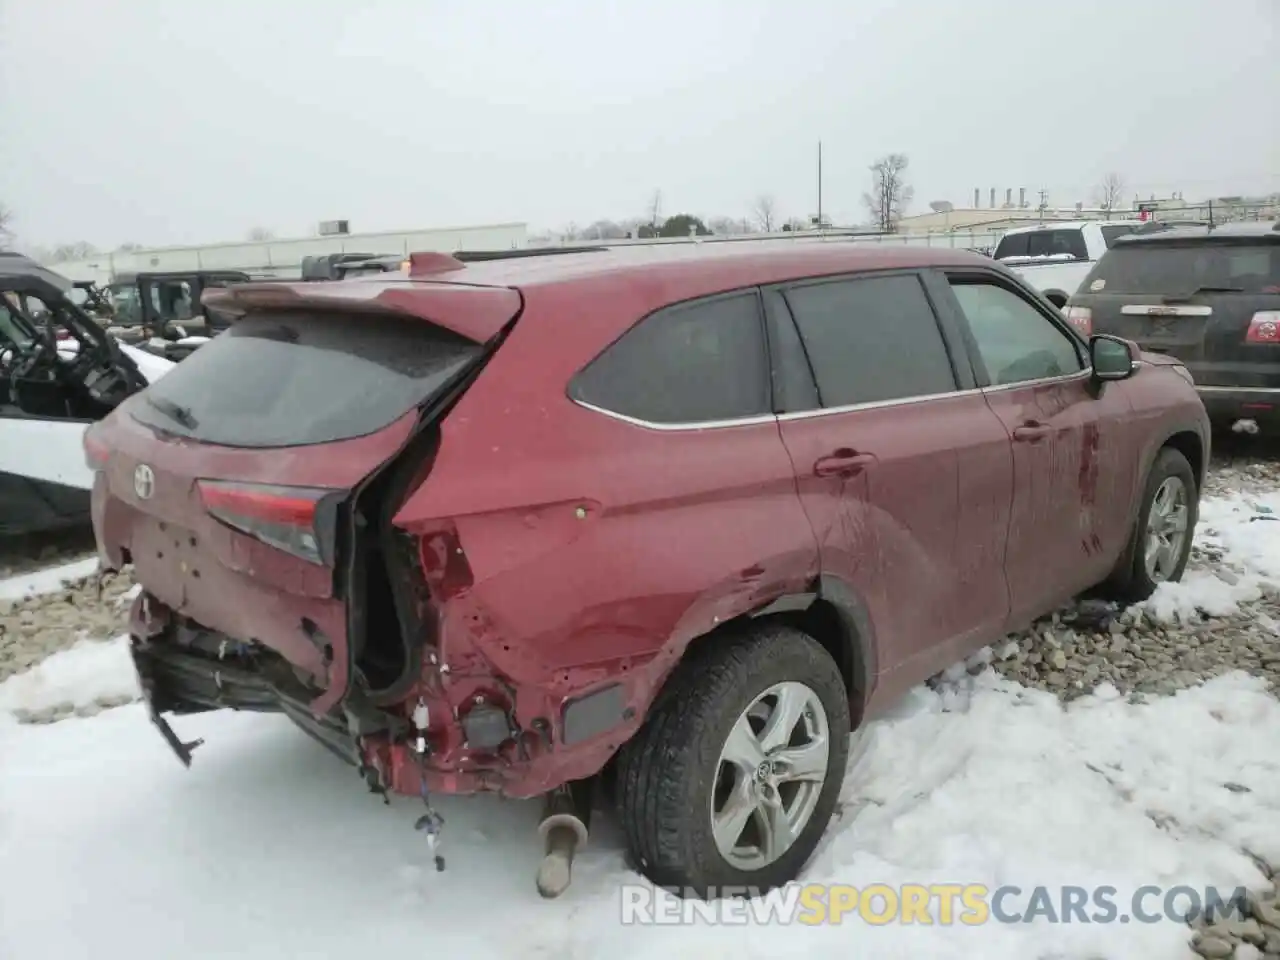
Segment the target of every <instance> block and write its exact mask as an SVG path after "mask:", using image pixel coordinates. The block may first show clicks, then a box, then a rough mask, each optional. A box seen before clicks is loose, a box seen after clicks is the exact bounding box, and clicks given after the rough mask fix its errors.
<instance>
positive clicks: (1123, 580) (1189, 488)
mask: <svg viewBox="0 0 1280 960" xmlns="http://www.w3.org/2000/svg"><path fill="white" fill-rule="evenodd" d="M1198 507H1199V502H1198V494H1197V488H1196V477H1195V472H1194V471H1193V470H1192V469H1191V464H1190V463H1188V462H1187V458H1186V457H1184V456H1183V455H1182V454H1181V453H1179V452H1178V451H1177V450H1174V449H1173V448H1171V447H1165V448H1164V449H1163V450H1161V451H1160V453H1159V455H1158V456H1157V457H1156V461H1155V463H1154V464H1152V466H1151V472H1150V473H1149V474H1148V475H1147V484H1146V487H1145V489H1144V491H1143V497H1142V504H1141V507H1140V509H1139V511H1138V520H1137V523H1136V524H1135V526H1134V529H1133V533H1132V535H1131V538H1130V541H1129V546H1128V547H1127V548H1126V550H1125V557H1124V559H1123V560H1122V561H1121V566H1120V568H1119V569H1117V571H1116V573H1115V574H1113V575H1112V577H1111V579H1110V581H1109V582H1108V584H1107V587H1108V589H1107V592H1108V593H1111V594H1113V595H1115V596H1116V597H1117V598H1118V599H1121V600H1126V601H1130V602H1136V601H1139V600H1145V599H1147V598H1148V597H1149V596H1151V594H1152V593H1154V592H1155V589H1156V587H1158V586H1159V585H1160V584H1162V583H1165V582H1167V581H1170V582H1176V581H1178V580H1181V579H1182V574H1183V571H1185V570H1186V568H1187V561H1188V560H1189V559H1190V558H1191V540H1192V536H1193V535H1194V532H1195V526H1196V519H1197V517H1198V514H1199V510H1198Z"/></svg>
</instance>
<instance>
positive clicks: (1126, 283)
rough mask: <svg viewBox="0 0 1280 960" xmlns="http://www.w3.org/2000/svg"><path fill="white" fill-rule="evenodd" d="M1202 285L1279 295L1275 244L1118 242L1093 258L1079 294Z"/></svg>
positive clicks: (1185, 289)
mask: <svg viewBox="0 0 1280 960" xmlns="http://www.w3.org/2000/svg"><path fill="white" fill-rule="evenodd" d="M1203 287H1227V288H1231V289H1230V290H1227V291H1225V292H1233V291H1238V292H1240V293H1252V294H1259V293H1264V294H1265V293H1280V243H1270V244H1259V243H1250V244H1238V243H1225V242H1222V241H1218V242H1214V243H1186V244H1183V243H1179V244H1172V243H1143V244H1131V245H1130V244H1123V243H1122V244H1118V245H1117V246H1115V247H1114V248H1112V249H1111V250H1108V251H1107V254H1106V256H1104V257H1103V258H1102V259H1101V260H1099V261H1098V264H1097V266H1096V267H1094V268H1093V271H1092V272H1091V273H1090V274H1089V276H1088V277H1087V278H1086V280H1085V282H1084V283H1083V284H1082V285H1081V292H1084V291H1089V292H1092V293H1151V294H1163V295H1171V296H1176V295H1186V294H1191V293H1194V292H1195V291H1196V290H1199V289H1201V288H1203Z"/></svg>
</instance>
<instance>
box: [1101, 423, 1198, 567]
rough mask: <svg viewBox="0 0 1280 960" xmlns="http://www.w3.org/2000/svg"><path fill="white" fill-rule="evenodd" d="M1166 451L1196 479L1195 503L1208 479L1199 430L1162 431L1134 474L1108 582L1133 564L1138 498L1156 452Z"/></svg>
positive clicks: (1183, 426) (1155, 457)
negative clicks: (1122, 538)
mask: <svg viewBox="0 0 1280 960" xmlns="http://www.w3.org/2000/svg"><path fill="white" fill-rule="evenodd" d="M1166 449H1168V450H1176V451H1178V453H1180V454H1182V455H1183V456H1184V457H1186V458H1187V462H1188V463H1189V464H1191V472H1192V474H1193V475H1194V476H1195V478H1196V499H1197V500H1199V497H1200V493H1201V491H1202V490H1203V489H1204V482H1205V478H1206V477H1207V476H1208V471H1209V450H1208V443H1207V441H1206V438H1205V436H1204V435H1203V434H1202V432H1201V431H1200V430H1197V429H1196V428H1195V427H1193V426H1190V425H1182V426H1178V427H1174V428H1173V429H1170V430H1168V431H1166V433H1165V435H1164V437H1163V439H1162V440H1160V442H1159V443H1153V444H1151V446H1150V447H1149V448H1148V449H1147V451H1146V452H1145V453H1144V455H1143V459H1142V469H1141V470H1140V471H1139V473H1138V485H1137V490H1136V491H1135V493H1134V497H1133V505H1132V506H1131V507H1130V510H1129V527H1128V529H1129V531H1130V533H1129V539H1128V541H1127V542H1126V544H1125V547H1124V550H1123V551H1122V552H1121V554H1120V557H1119V559H1118V560H1117V561H1116V566H1115V569H1114V570H1113V571H1112V574H1111V576H1110V577H1108V580H1109V581H1110V580H1114V579H1115V578H1116V577H1117V576H1120V575H1121V572H1122V571H1125V570H1128V569H1129V568H1130V567H1131V566H1132V565H1133V559H1134V550H1135V548H1136V546H1137V545H1136V544H1135V543H1134V540H1133V532H1134V531H1135V530H1136V529H1137V524H1138V519H1139V516H1140V514H1141V513H1142V499H1143V493H1144V491H1145V490H1146V487H1147V478H1148V477H1149V476H1151V470H1152V468H1153V467H1154V466H1155V463H1156V459H1157V458H1158V457H1159V456H1160V452H1161V451H1162V450H1166Z"/></svg>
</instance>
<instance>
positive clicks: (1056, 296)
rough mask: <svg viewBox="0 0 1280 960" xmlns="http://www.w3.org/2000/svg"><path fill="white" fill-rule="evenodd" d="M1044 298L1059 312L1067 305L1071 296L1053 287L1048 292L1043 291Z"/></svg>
mask: <svg viewBox="0 0 1280 960" xmlns="http://www.w3.org/2000/svg"><path fill="white" fill-rule="evenodd" d="M1044 298H1045V299H1046V300H1048V301H1049V302H1050V303H1052V304H1053V305H1054V306H1055V307H1057V308H1058V309H1059V310H1061V309H1062V308H1063V307H1065V306H1066V305H1067V301H1068V300H1070V299H1071V295H1070V294H1068V293H1067V292H1066V291H1065V290H1059V289H1058V288H1057V287H1054V288H1052V289H1050V290H1046V291H1044Z"/></svg>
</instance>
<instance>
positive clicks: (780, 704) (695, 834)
mask: <svg viewBox="0 0 1280 960" xmlns="http://www.w3.org/2000/svg"><path fill="white" fill-rule="evenodd" d="M848 745H849V702H848V694H847V692H846V689H845V685H844V681H843V679H842V678H841V676H840V671H839V669H838V668H837V667H836V664H835V661H834V660H833V659H832V658H831V655H830V654H829V653H827V651H826V650H824V649H823V648H822V646H821V645H820V644H818V643H817V641H815V640H814V639H813V638H812V637H810V636H808V635H807V634H804V633H802V632H800V631H799V630H795V629H793V628H790V627H785V626H781V625H768V626H761V627H757V628H755V629H752V630H750V631H748V632H745V633H743V634H740V635H738V636H733V637H725V638H723V639H719V638H707V639H705V640H704V641H702V644H701V645H700V647H699V648H698V649H695V650H694V651H693V652H692V653H691V654H690V655H689V656H688V657H687V658H686V660H685V661H684V662H682V663H681V665H680V666H679V667H677V669H676V672H675V673H674V674H673V675H672V677H671V678H670V680H669V681H668V683H667V686H666V688H665V689H664V690H663V693H662V694H661V695H660V697H659V699H658V701H657V702H656V703H655V704H654V707H653V709H652V710H651V712H650V715H649V717H648V718H647V719H646V721H645V725H644V726H643V727H642V728H641V729H640V731H639V732H638V733H637V734H636V736H635V737H634V738H633V739H632V740H631V741H630V742H629V743H628V744H627V745H626V747H625V748H624V750H623V753H622V755H621V756H620V758H619V766H618V801H619V804H618V806H619V819H620V820H621V823H622V826H623V830H624V832H625V834H626V837H627V845H628V847H629V848H630V852H631V854H632V857H633V860H634V862H635V864H636V866H637V867H638V868H639V870H640V872H641V873H643V874H644V875H645V876H646V877H648V878H649V879H650V880H651V881H653V882H654V883H655V884H657V885H659V886H665V887H669V888H672V889H674V890H675V891H676V892H677V893H678V894H679V895H680V896H686V897H687V896H696V897H702V898H710V897H719V896H725V895H729V892H731V891H730V890H729V888H737V891H738V892H739V893H745V892H748V891H759V892H764V891H766V890H770V889H772V888H774V887H777V886H780V885H782V884H784V883H787V882H789V881H791V880H793V879H794V878H795V877H796V875H797V874H798V873H799V872H800V870H801V869H802V868H803V866H804V864H805V862H806V861H807V860H808V859H809V857H810V856H811V855H812V854H813V851H814V850H815V848H816V847H817V845H818V842H819V841H820V840H821V838H822V833H823V831H824V830H825V829H826V827H827V823H828V822H829V821H830V819H831V814H832V811H833V810H834V808H835V804H836V800H837V799H838V798H839V793H840V786H841V782H842V780H843V773H844V768H845V760H846V758H847V756H848Z"/></svg>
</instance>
